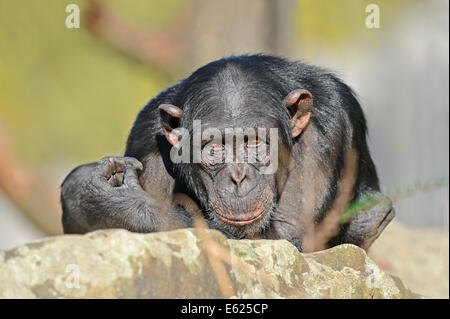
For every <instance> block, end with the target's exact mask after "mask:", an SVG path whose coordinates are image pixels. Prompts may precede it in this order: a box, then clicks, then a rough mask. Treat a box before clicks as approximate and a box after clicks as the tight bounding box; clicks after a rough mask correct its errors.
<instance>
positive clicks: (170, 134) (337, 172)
mask: <svg viewBox="0 0 450 319" xmlns="http://www.w3.org/2000/svg"><path fill="white" fill-rule="evenodd" d="M196 121H197V123H198V122H199V121H201V122H200V123H201V128H200V131H199V130H198V129H197V132H198V131H199V132H200V140H199V143H198V145H197V150H199V151H200V153H201V156H197V159H199V160H197V161H195V160H193V158H194V157H195V156H196V155H195V154H194V153H195V150H196V147H195V145H194V144H195V142H194V141H193V140H194V137H195V134H196V127H197V126H198V125H197V126H196ZM249 128H250V129H254V131H255V132H257V134H256V135H251V134H250V133H249V134H247V135H244V136H243V140H242V143H238V142H237V141H238V137H237V135H236V136H234V137H233V136H228V135H229V134H230V130H229V129H231V131H233V130H232V129H236V131H237V130H238V129H249ZM261 128H263V129H266V131H265V132H262V133H261V132H260V131H259V129H261ZM208 129H213V130H212V131H211V130H210V131H207V130H208ZM227 129H228V130H227ZM270 129H276V135H272V134H270V136H269V134H268V133H267V131H268V130H270ZM272 131H273V130H272ZM272 131H271V132H272ZM183 132H184V133H186V132H187V134H184V133H183ZM208 132H209V133H208ZM214 132H215V133H214ZM217 132H218V133H217ZM205 133H206V134H205ZM197 134H198V133H197ZM218 135H219V136H218ZM197 136H198V135H197ZM212 136H213V137H212ZM226 141H229V142H230V141H231V142H230V143H231V144H230V143H228V144H227V143H226ZM238 144H239V145H238ZM227 145H231V148H228V146H227ZM241 146H242V147H241ZM272 146H277V147H278V151H277V152H276V153H277V154H276V155H275V156H271V157H270V158H269V156H268V155H267V151H266V152H264V151H262V152H259V153H258V155H256V156H254V157H253V159H254V160H253V161H250V160H249V154H250V153H251V152H254V151H255V150H257V149H259V148H261V149H263V150H267V147H270V148H271V147H272ZM225 149H226V150H225ZM271 149H272V148H271ZM183 150H184V153H185V155H186V153H187V157H185V158H184V160H174V158H178V157H177V156H180V154H181V153H182V152H183ZM229 150H231V153H227V152H228V151H229ZM349 152H353V153H354V154H356V156H357V157H356V160H355V161H354V162H353V164H352V165H351V166H352V167H350V168H351V169H353V173H354V179H353V180H351V182H350V191H351V192H350V195H349V197H348V200H347V201H346V202H345V206H347V205H348V204H350V202H352V203H355V202H357V201H360V200H361V199H364V198H366V197H373V196H379V195H380V194H381V193H380V188H379V182H378V177H377V173H376V170H375V166H374V163H373V162H372V159H371V157H370V154H369V150H368V147H367V143H366V122H365V118H364V115H363V111H362V109H361V107H360V105H359V103H358V101H357V99H356V98H355V95H354V93H353V91H352V90H351V89H350V88H349V87H348V86H347V85H346V84H344V83H343V82H342V81H341V80H340V79H339V78H338V77H336V76H335V75H334V74H333V73H331V72H329V71H327V70H325V69H322V68H319V67H315V66H311V65H308V64H305V63H302V62H293V61H289V60H287V59H284V58H281V57H276V56H270V55H262V54H259V55H241V56H231V57H227V58H222V59H220V60H217V61H214V62H211V63H209V64H207V65H205V66H203V67H201V68H199V69H198V70H196V71H195V72H194V73H192V74H191V75H190V76H189V77H187V78H185V79H183V80H181V81H180V82H178V83H177V84H175V85H173V86H172V87H170V88H168V89H166V90H165V91H163V92H161V93H160V94H159V95H157V96H156V97H155V98H153V99H151V100H150V101H149V102H148V104H147V105H146V106H145V107H144V108H143V109H142V110H141V111H140V112H139V114H138V116H137V119H136V121H135V123H134V125H133V128H132V129H131V133H130V135H129V138H128V141H127V146H126V151H125V156H124V157H105V158H103V159H102V160H100V161H99V162H97V163H91V164H86V165H82V166H79V167H77V168H75V169H74V170H73V171H72V172H71V173H70V174H69V175H68V176H67V178H66V179H65V181H64V182H63V184H62V188H61V202H62V207H63V218H62V222H63V226H64V232H65V233H86V232H89V231H93V230H96V229H103V228H125V229H128V230H130V231H134V232H144V233H146V232H155V231H163V230H173V229H178V228H186V227H192V225H193V217H192V213H191V212H190V211H189V209H187V208H186V207H184V206H183V204H182V203H177V202H174V200H173V199H174V197H176V194H184V195H186V197H188V198H190V199H191V200H192V201H193V202H194V203H195V204H196V205H197V207H198V208H199V209H200V211H201V213H202V214H203V216H204V218H205V220H206V221H207V224H208V226H209V227H211V228H214V229H218V230H220V231H222V232H223V233H224V234H225V235H227V236H228V237H229V238H237V239H241V238H263V239H264V238H265V239H287V240H289V241H291V242H292V243H293V244H294V245H296V247H297V248H298V249H299V250H304V247H303V246H304V245H303V239H302V238H303V235H304V234H303V233H304V232H305V225H304V221H305V219H302V218H300V217H301V216H302V215H304V214H306V211H309V212H310V213H311V214H312V221H313V225H314V227H319V226H320V224H321V223H322V222H323V221H324V220H325V219H326V216H327V214H329V212H330V211H331V210H333V206H334V204H335V202H336V201H337V199H338V197H339V188H340V183H341V182H342V179H343V173H342V172H343V169H344V168H345V166H346V161H347V158H348V157H347V156H346V154H348V153H349ZM224 154H228V157H227V158H228V161H227V160H224V158H225V156H224ZM238 155H239V156H238ZM230 156H231V157H230ZM239 159H241V160H239ZM274 164H276V165H275V167H276V168H277V169H276V170H274V171H266V172H264V171H263V169H264V168H267V167H268V166H270V165H272V168H273V165H274ZM347 166H349V165H347ZM347 184H348V183H347ZM184 195H183V196H184ZM380 198H381V200H380V201H377V202H376V204H374V205H372V206H371V207H370V208H369V209H366V210H365V211H364V212H362V213H359V214H356V215H354V216H353V217H352V218H351V219H350V220H347V221H346V222H345V223H341V224H340V225H339V226H338V231H337V233H335V234H331V235H332V236H331V235H330V238H329V242H328V243H329V246H333V245H337V244H340V243H352V244H355V245H358V246H361V247H363V248H368V247H369V246H370V245H371V243H372V242H373V241H374V240H375V239H376V238H377V237H378V236H379V234H380V233H381V231H382V230H383V229H384V228H385V227H386V225H387V224H388V223H389V222H390V221H391V220H392V218H393V217H394V214H395V212H394V209H393V208H392V202H391V200H390V199H389V198H387V197H380ZM281 199H284V202H285V203H287V205H285V206H284V207H282V206H283V205H282V203H281V202H282V201H281Z"/></svg>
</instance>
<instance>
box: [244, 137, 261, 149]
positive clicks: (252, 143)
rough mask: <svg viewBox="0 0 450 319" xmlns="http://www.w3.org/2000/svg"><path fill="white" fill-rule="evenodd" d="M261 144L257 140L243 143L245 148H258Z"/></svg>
mask: <svg viewBox="0 0 450 319" xmlns="http://www.w3.org/2000/svg"><path fill="white" fill-rule="evenodd" d="M261 144H262V142H261V141H260V140H258V139H253V140H250V141H248V142H246V143H245V146H247V147H258V146H260V145H261Z"/></svg>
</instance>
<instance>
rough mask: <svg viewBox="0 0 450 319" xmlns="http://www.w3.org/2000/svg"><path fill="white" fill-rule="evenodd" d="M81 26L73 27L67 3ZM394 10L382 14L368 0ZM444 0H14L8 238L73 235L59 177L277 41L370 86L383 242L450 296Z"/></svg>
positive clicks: (3, 204)
mask: <svg viewBox="0 0 450 319" xmlns="http://www.w3.org/2000/svg"><path fill="white" fill-rule="evenodd" d="M70 3H74V4H77V5H78V6H79V8H80V14H81V22H80V28H74V29H69V28H67V27H66V25H65V20H66V17H67V16H68V15H69V13H66V12H65V8H66V6H67V5H68V4H70ZM370 3H374V4H377V5H378V6H379V8H380V25H379V28H368V27H367V26H366V18H367V16H368V15H369V14H370V13H366V11H365V9H366V6H367V5H368V4H370ZM448 10H449V8H448V1H446V0H396V1H390V0H377V1H375V0H373V1H364V0H360V1H354V0H340V1H337V0H336V1H330V0H247V1H239V0H227V1H221V0H168V1H157V0H152V1H149V0H145V1H144V0H139V1H133V2H132V3H130V2H128V1H124V0H122V1H119V0H108V1H100V0H97V1H94V0H90V1H89V0H85V1H81V0H80V1H75V0H70V1H51V0H29V1H26V2H22V1H13V0H0V249H10V248H12V247H14V246H17V245H20V244H23V243H25V242H29V241H31V240H34V239H37V238H41V237H44V236H48V235H56V234H61V223H60V218H61V211H60V210H61V209H60V205H59V185H60V184H61V182H62V180H63V179H64V177H65V176H66V175H67V174H68V173H69V172H70V170H71V169H73V168H74V167H75V166H77V165H80V164H83V163H86V162H92V161H97V160H98V159H100V158H101V157H103V156H106V155H122V154H123V152H124V149H125V142H126V138H127V136H128V133H129V130H130V128H131V126H132V124H133V121H134V118H135V116H136V114H137V112H138V111H139V109H140V108H141V107H142V106H143V105H145V103H146V102H147V101H148V100H149V99H150V98H151V97H153V96H154V95H156V94H157V93H158V92H159V91H161V90H162V89H164V88H166V87H167V86H169V85H171V84H173V83H174V82H176V81H177V80H179V79H180V78H183V77H185V76H187V75H189V73H190V72H192V71H193V70H195V69H197V68H198V67H200V66H201V65H203V64H205V63H208V62H210V61H212V60H215V59H218V58H221V57H223V56H227V55H231V54H242V53H258V52H263V53H273V54H279V55H282V56H285V57H288V58H291V59H301V60H303V61H306V62H310V63H312V64H317V65H321V66H324V67H328V68H330V69H332V70H334V71H335V72H336V73H337V74H338V75H339V76H340V77H341V78H342V79H343V80H344V81H345V82H346V83H348V84H350V86H352V87H353V88H354V89H355V91H356V92H357V93H358V95H359V100H360V102H361V104H362V107H363V109H364V111H365V114H366V117H367V121H368V125H369V145H370V148H371V152H372V156H373V159H374V161H375V163H376V165H377V167H378V172H379V176H380V180H381V183H382V187H383V190H384V191H385V192H386V193H387V194H389V195H391V196H392V197H393V199H394V200H395V206H396V209H397V218H396V220H395V222H393V223H392V224H391V225H389V226H388V228H387V229H386V230H385V232H384V233H383V234H382V236H381V237H380V239H379V240H378V241H377V242H376V243H375V245H374V246H373V248H372V249H371V251H370V253H369V254H370V255H371V256H372V257H373V258H374V260H375V261H376V262H377V263H378V264H379V265H380V267H382V268H383V269H384V270H386V271H389V272H391V273H394V274H396V275H398V276H400V277H401V279H402V280H403V281H404V282H405V283H406V284H407V285H408V286H409V287H410V288H411V289H413V290H414V291H416V292H419V293H422V294H425V295H427V296H430V297H444V298H448V294H449V285H448V284H449V268H448V252H449V238H448V225H449V223H448V220H449V189H448V175H449V174H448V171H449V168H448V167H449V38H448V36H449V35H448V26H449V20H448V19H449V15H448V12H449V11H448Z"/></svg>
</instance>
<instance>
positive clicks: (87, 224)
mask: <svg viewBox="0 0 450 319" xmlns="http://www.w3.org/2000/svg"><path fill="white" fill-rule="evenodd" d="M138 170H142V164H141V163H140V162H139V161H138V160H136V159H134V158H131V157H106V158H103V159H102V160H100V161H99V162H98V163H91V164H86V165H82V166H80V167H78V168H76V169H74V170H73V171H72V172H71V173H70V174H69V176H67V178H66V179H65V181H64V183H63V184H62V186H61V202H62V207H63V227H64V232H65V233H86V232H89V231H93V230H96V229H104V228H124V229H127V230H130V231H134V232H153V231H159V230H167V229H176V228H182V227H189V226H190V224H191V222H190V217H189V215H188V214H187V213H186V212H185V211H184V210H182V209H180V208H176V207H173V206H172V204H171V203H170V202H167V201H166V202H164V201H159V200H157V199H153V198H151V196H149V194H148V193H146V192H145V191H144V190H143V189H142V187H141V185H140V184H139V180H138V174H137V171H138Z"/></svg>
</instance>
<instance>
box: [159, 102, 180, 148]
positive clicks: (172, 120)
mask: <svg viewBox="0 0 450 319" xmlns="http://www.w3.org/2000/svg"><path fill="white" fill-rule="evenodd" d="M159 112H160V116H161V127H162V130H163V132H164V134H165V136H166V139H167V141H168V142H169V143H170V144H172V145H173V146H175V147H178V136H179V135H180V132H179V131H178V130H177V129H176V128H177V127H178V122H179V119H180V118H181V115H182V114H183V110H181V109H180V108H179V107H176V106H175V105H172V104H161V105H160V106H159Z"/></svg>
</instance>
